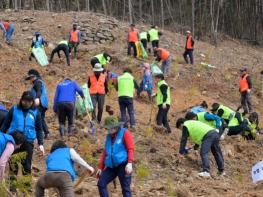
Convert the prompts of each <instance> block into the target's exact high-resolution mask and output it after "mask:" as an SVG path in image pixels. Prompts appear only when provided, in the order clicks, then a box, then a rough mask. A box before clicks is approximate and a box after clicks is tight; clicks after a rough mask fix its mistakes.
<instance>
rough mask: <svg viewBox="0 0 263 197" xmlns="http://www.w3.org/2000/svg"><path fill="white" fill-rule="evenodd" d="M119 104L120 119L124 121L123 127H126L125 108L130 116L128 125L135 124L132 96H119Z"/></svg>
mask: <svg viewBox="0 0 263 197" xmlns="http://www.w3.org/2000/svg"><path fill="white" fill-rule="evenodd" d="M119 105H120V111H121V121H122V122H124V123H125V124H124V127H128V122H127V117H126V109H127V110H128V114H129V116H130V125H131V126H135V118H134V108H133V98H130V97H119Z"/></svg>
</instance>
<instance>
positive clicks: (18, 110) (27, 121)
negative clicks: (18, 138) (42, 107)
mask: <svg viewBox="0 0 263 197" xmlns="http://www.w3.org/2000/svg"><path fill="white" fill-rule="evenodd" d="M41 122H42V121H41V115H40V113H39V111H38V109H36V108H35V107H34V97H33V95H32V93H31V91H26V92H24V93H23V95H22V97H21V99H20V102H19V104H18V105H15V106H13V107H12V108H11V109H10V111H9V112H8V114H7V117H6V119H5V121H4V124H3V126H2V128H1V131H2V132H3V133H7V132H8V133H9V134H12V133H13V132H15V131H19V132H20V133H22V134H23V135H24V136H25V138H26V141H25V142H24V144H23V145H22V146H21V147H20V148H19V149H17V150H16V151H15V152H14V154H15V153H20V152H26V153H27V154H26V158H25V160H23V161H22V166H23V174H24V175H28V174H31V164H32V156H33V150H34V141H35V139H36V138H37V141H38V145H39V149H40V151H41V152H42V154H43V155H44V154H45V149H44V146H43V136H42V123H41ZM17 167H18V166H15V167H14V168H12V169H11V170H12V171H13V172H14V173H15V174H17V172H18V168H17Z"/></svg>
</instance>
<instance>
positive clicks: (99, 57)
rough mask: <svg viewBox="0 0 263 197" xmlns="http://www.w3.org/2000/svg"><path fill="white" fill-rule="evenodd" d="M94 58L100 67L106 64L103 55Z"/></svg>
mask: <svg viewBox="0 0 263 197" xmlns="http://www.w3.org/2000/svg"><path fill="white" fill-rule="evenodd" d="M95 57H96V58H97V59H98V60H99V62H100V64H101V65H105V64H107V63H108V62H107V60H106V58H105V57H104V55H103V53H101V54H99V55H96V56H95Z"/></svg>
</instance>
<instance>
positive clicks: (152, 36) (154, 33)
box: [148, 29, 159, 42]
mask: <svg viewBox="0 0 263 197" xmlns="http://www.w3.org/2000/svg"><path fill="white" fill-rule="evenodd" d="M148 33H149V35H150V41H151V42H152V41H154V40H159V35H158V30H156V29H151V30H150V31H149V32H148Z"/></svg>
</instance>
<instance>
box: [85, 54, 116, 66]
mask: <svg viewBox="0 0 263 197" xmlns="http://www.w3.org/2000/svg"><path fill="white" fill-rule="evenodd" d="M111 61H112V57H111V56H110V55H109V54H108V53H107V52H104V53H100V54H98V55H95V56H94V57H93V58H91V60H90V64H91V65H92V68H94V66H95V64H97V63H99V64H101V65H102V67H103V68H104V66H105V65H106V64H108V63H110V62H111Z"/></svg>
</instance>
